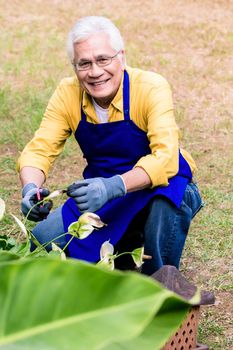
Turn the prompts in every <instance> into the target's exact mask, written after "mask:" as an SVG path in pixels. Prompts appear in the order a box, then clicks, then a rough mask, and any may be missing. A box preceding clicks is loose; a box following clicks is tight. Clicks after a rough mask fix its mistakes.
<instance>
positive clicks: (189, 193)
mask: <svg viewBox="0 0 233 350" xmlns="http://www.w3.org/2000/svg"><path fill="white" fill-rule="evenodd" d="M182 204H185V205H187V206H188V207H189V208H190V209H191V211H192V218H193V217H194V216H195V215H196V214H197V213H198V212H199V210H201V208H202V207H203V206H204V203H203V201H202V198H201V195H200V192H199V189H198V187H197V185H196V184H195V183H192V182H191V183H189V184H188V185H187V187H186V190H185V193H184V197H183V201H182Z"/></svg>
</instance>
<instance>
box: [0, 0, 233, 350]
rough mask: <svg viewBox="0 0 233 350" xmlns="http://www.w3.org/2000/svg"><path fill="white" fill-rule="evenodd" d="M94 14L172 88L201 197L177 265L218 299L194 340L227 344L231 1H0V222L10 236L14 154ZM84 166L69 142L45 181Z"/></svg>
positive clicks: (67, 178) (63, 181) (63, 179)
mask: <svg viewBox="0 0 233 350" xmlns="http://www.w3.org/2000/svg"><path fill="white" fill-rule="evenodd" d="M92 14H97V15H106V16H109V17H110V18H111V19H113V20H114V21H115V23H116V24H117V25H118V26H119V28H120V29H121V31H122V33H123V35H124V38H125V41H126V49H127V61H128V63H129V64H130V65H132V66H138V67H141V68H144V69H149V70H154V71H157V72H159V73H160V74H162V75H163V76H165V77H166V78H167V79H168V81H169V83H170V84H171V86H172V89H173V93H174V104H175V114H176V118H177V122H178V124H179V126H180V127H181V130H182V135H183V138H182V146H183V147H184V148H186V149H187V150H189V151H190V152H191V154H192V155H193V157H194V158H195V160H196V162H197V165H198V168H199V171H198V173H197V179H198V182H199V187H200V189H201V191H202V195H203V199H204V202H205V207H204V208H203V209H202V210H201V212H200V213H198V215H197V217H196V218H195V219H194V220H193V223H192V226H191V229H190V232H189V236H188V239H187V244H186V248H185V251H184V255H183V259H182V265H181V269H182V271H183V273H184V274H185V276H186V277H187V278H188V279H189V280H191V281H193V282H194V283H195V284H196V285H198V286H200V287H201V288H202V289H208V290H213V291H214V292H215V295H216V300H217V302H216V305H215V306H211V307H205V308H203V311H202V318H201V322H200V329H199V340H200V341H201V342H202V343H205V344H208V346H209V348H210V349H214V350H216V349H219V350H227V349H231V348H232V347H233V339H232V334H233V327H232V324H231V322H230V320H231V316H232V313H233V302H232V290H233V286H232V279H233V275H232V258H231V257H232V255H233V251H232V247H233V242H232V240H233V239H232V231H233V229H232V227H233V225H232V222H233V217H232V208H233V195H232V188H233V181H232V180H233V170H232V169H233V157H232V149H233V147H232V146H233V143H232V140H233V118H232V117H233V115H232V111H233V99H232V80H233V71H232V51H233V34H232V16H233V4H230V3H229V2H228V1H224V0H223V1H217V0H216V1H210V0H205V1H199V0H198V1H194V0H192V1H188V2H183V1H181V0H178V1H171V0H165V1H163V2H157V3H154V2H153V3H152V2H151V1H149V0H146V1H144V2H143V3H142V1H141V0H136V1H134V2H128V1H125V0H119V1H118V2H117V4H116V2H114V1H113V0H108V1H107V0H103V1H102V2H101V3H100V2H96V1H94V0H88V1H87V2H86V3H85V7H84V6H83V4H81V3H80V4H79V3H77V2H76V3H74V2H72V1H70V0H68V1H66V2H63V1H57V2H50V1H48V0H45V1H36V2H30V1H29V0H22V1H18V0H13V1H11V2H8V3H6V2H3V1H1V0H0V20H1V23H2V28H4V30H2V31H1V33H0V39H1V40H0V50H1V52H2V53H3V54H1V55H0V67H1V68H0V119H1V128H0V180H1V186H0V196H1V197H2V198H3V199H4V200H6V202H7V208H8V215H7V217H6V218H5V219H4V220H5V221H4V222H3V224H4V225H6V228H7V230H8V232H10V231H11V229H12V220H11V218H10V216H9V213H10V212H12V213H14V214H16V215H19V213H20V186H19V181H18V177H17V175H16V173H15V162H16V159H17V158H18V156H19V153H20V151H21V150H22V148H23V147H24V145H25V144H26V142H27V141H29V140H30V138H31V137H32V135H33V133H34V131H35V130H36V129H37V127H38V125H39V123H40V121H41V118H42V115H43V112H44V109H45V108H46V105H47V102H48V100H49V98H50V96H51V94H52V92H53V91H54V89H55V87H56V85H57V83H58V82H59V81H60V79H61V78H63V77H65V76H69V75H71V74H72V69H71V67H70V65H69V63H68V61H67V59H66V53H65V41H66V34H67V32H68V30H69V29H70V27H71V25H72V23H74V22H75V21H76V19H77V16H83V15H92ZM83 166H84V160H83V159H82V155H81V152H80V150H79V149H78V147H77V146H76V144H75V143H74V141H72V140H69V142H67V145H66V147H65V151H64V152H63V154H62V156H61V157H60V158H59V159H58V160H57V161H56V163H55V165H54V167H53V169H52V171H51V174H50V177H49V179H48V186H49V187H50V188H51V189H56V188H57V187H58V188H63V187H65V186H66V185H68V184H70V183H71V182H73V181H74V180H75V179H76V178H79V177H81V172H82V168H83ZM74 174H75V178H74Z"/></svg>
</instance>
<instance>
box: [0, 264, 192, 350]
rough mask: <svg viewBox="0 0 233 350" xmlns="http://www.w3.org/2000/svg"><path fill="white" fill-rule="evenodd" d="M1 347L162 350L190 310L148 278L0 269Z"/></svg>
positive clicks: (69, 269)
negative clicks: (143, 349) (142, 349)
mask: <svg viewBox="0 0 233 350" xmlns="http://www.w3.org/2000/svg"><path fill="white" fill-rule="evenodd" d="M0 305H1V312H0V349H4V350H19V349H20V350H63V349H64V350H65V349H67V350H76V349H77V350H79V349H80V350H92V349H134V350H137V349H141V348H142V345H143V344H146V347H145V346H144V348H145V349H147V350H150V349H153V350H156V349H160V348H161V347H162V345H163V344H164V343H165V342H166V340H167V339H168V338H169V337H170V335H171V333H173V332H174V331H175V330H176V329H177V328H178V326H179V324H180V323H181V321H182V319H183V318H184V317H185V315H186V312H187V310H188V308H189V307H190V306H189V305H188V304H187V303H186V302H185V301H183V300H182V299H180V298H179V297H178V296H176V295H175V294H173V293H172V292H170V291H168V290H166V289H164V288H162V287H161V286H160V285H159V284H157V283H155V282H154V281H153V280H152V279H150V278H148V277H144V276H142V275H140V274H137V273H122V272H119V271H106V270H103V269H101V268H100V267H98V266H94V265H91V264H86V263H83V262H81V261H76V260H72V259H69V260H66V261H61V260H57V259H56V260H54V259H51V258H50V259H47V258H43V259H35V260H30V259H26V260H24V259H21V260H17V261H11V262H4V264H2V265H0Z"/></svg>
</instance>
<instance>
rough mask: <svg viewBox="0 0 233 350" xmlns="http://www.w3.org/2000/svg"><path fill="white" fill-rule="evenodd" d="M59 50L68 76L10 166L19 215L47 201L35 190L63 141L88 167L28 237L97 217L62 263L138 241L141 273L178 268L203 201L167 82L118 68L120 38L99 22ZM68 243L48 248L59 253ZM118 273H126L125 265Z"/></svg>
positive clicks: (38, 212)
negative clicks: (70, 142)
mask: <svg viewBox="0 0 233 350" xmlns="http://www.w3.org/2000/svg"><path fill="white" fill-rule="evenodd" d="M67 48H68V56H69V58H70V61H71V64H72V65H73V68H74V72H75V76H74V77H71V78H65V79H63V80H62V81H61V83H60V84H59V85H58V87H57V89H56V91H55V92H54V94H53V96H52V98H51V99H50V101H49V104H48V107H47V109H46V112H45V115H44V118H43V120H42V122H41V125H40V128H39V129H38V130H37V132H36V133H35V136H34V138H33V139H32V141H31V142H29V143H28V145H27V146H26V147H25V149H24V150H23V152H22V154H21V156H20V158H19V161H18V169H19V171H20V179H21V183H22V186H23V190H22V197H23V199H22V212H23V213H24V215H27V214H28V212H29V210H30V209H31V208H32V206H33V205H35V203H37V201H38V200H39V197H41V198H43V197H44V196H46V195H48V193H49V191H48V190H47V189H46V188H42V186H43V184H44V183H45V181H46V178H47V175H48V170H49V168H50V166H51V165H52V163H53V161H54V160H55V158H56V157H57V156H58V155H59V154H60V153H61V151H62V149H63V146H64V143H65V141H66V139H67V138H68V137H69V136H70V134H71V133H72V134H73V135H74V137H75V138H76V140H77V142H78V144H79V146H80V148H81V150H82V152H83V156H84V157H85V158H86V160H87V166H86V168H85V169H84V172H83V177H84V180H81V179H79V180H78V179H76V178H75V177H74V183H73V184H72V185H70V186H69V187H68V189H67V190H68V191H67V194H68V196H69V197H70V198H69V199H68V200H67V201H66V202H65V203H64V205H63V206H61V207H59V208H57V209H56V210H54V211H53V212H51V213H50V214H49V211H50V209H51V205H50V203H47V204H45V205H43V206H41V205H40V206H39V205H38V206H37V207H34V208H33V209H32V210H31V212H30V214H29V218H30V219H31V220H34V221H41V222H40V223H38V224H37V225H36V227H35V228H34V230H33V234H34V236H35V237H36V238H37V239H38V240H39V241H40V242H41V243H46V242H49V241H50V240H51V239H54V238H55V237H58V236H60V235H62V233H65V232H67V228H68V226H69V225H70V223H72V222H74V221H77V219H78V217H79V216H80V214H81V213H84V212H86V211H89V212H96V213H97V214H98V215H99V216H100V217H101V219H102V220H103V221H104V222H105V223H106V224H107V226H105V227H104V228H102V229H100V230H98V231H94V233H92V235H90V236H89V237H87V238H86V239H84V240H82V241H80V240H78V239H73V240H72V242H71V243H70V245H69V247H68V249H69V255H70V256H71V257H75V258H78V259H83V260H86V261H90V262H96V261H98V260H99V250H100V247H101V244H102V243H103V242H104V241H106V240H110V242H111V243H112V244H113V245H114V246H115V248H116V250H117V251H122V250H124V249H127V250H128V249H130V248H135V246H136V245H137V244H140V243H143V244H144V246H145V254H147V255H151V256H152V259H151V260H148V261H146V262H145V263H144V265H143V272H144V273H145V274H148V275H150V274H152V273H153V272H154V271H156V270H157V269H159V268H160V267H161V266H162V265H164V264H169V265H174V266H176V267H178V266H179V261H180V257H181V254H182V250H183V247H184V243H185V239H186V236H187V232H188V229H189V226H190V222H191V219H192V218H193V217H194V215H195V214H196V213H197V212H198V210H199V209H200V208H201V206H202V202H201V198H200V195H199V192H198V189H197V186H196V185H195V184H194V183H193V182H192V176H193V173H194V171H195V169H196V166H195V163H194V161H193V159H192V157H191V156H190V155H189V153H188V152H186V151H185V150H181V149H179V141H178V128H177V125H176V123H175V120H174V115H173V103H172V95H171V91H170V87H169V85H168V83H167V81H166V80H165V79H164V78H163V77H162V76H160V75H158V74H156V73H152V72H146V71H143V70H140V69H136V68H131V67H129V66H127V65H126V59H125V50H124V43H123V40H122V37H121V35H120V33H119V30H118V29H117V28H116V27H115V25H114V24H113V23H112V22H111V21H110V20H109V19H107V18H104V17H95V16H91V17H84V18H82V19H80V20H79V21H78V22H77V23H76V24H75V26H74V27H73V29H72V30H71V32H70V33H69V36H68V45H67ZM38 194H39V196H38ZM48 214H49V215H48ZM69 238H70V237H69V235H68V234H67V235H63V236H62V237H59V238H57V239H55V242H57V244H60V246H61V247H64V246H65V244H66V242H67V241H69ZM121 268H123V269H124V268H128V265H127V262H123V266H121Z"/></svg>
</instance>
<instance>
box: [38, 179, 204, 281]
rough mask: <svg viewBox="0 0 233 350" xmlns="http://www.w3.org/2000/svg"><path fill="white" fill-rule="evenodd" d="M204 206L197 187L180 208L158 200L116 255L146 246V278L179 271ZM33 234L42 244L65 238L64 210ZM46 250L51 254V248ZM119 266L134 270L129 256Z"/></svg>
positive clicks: (132, 226)
mask: <svg viewBox="0 0 233 350" xmlns="http://www.w3.org/2000/svg"><path fill="white" fill-rule="evenodd" d="M202 206H203V203H202V200H201V197H200V194H199V191H198V187H197V185H196V184H194V183H189V184H188V185H187V187H186V190H185V194H184V197H183V200H182V203H181V207H180V208H177V207H176V206H175V205H174V204H173V203H172V202H170V201H169V200H168V199H167V198H165V197H163V196H156V197H155V198H153V199H152V201H151V202H150V203H149V204H148V205H147V206H146V207H145V208H144V209H143V210H142V211H141V212H140V213H139V214H137V215H136V217H135V218H134V219H133V221H132V223H131V224H130V225H129V227H128V229H127V231H126V233H125V234H124V236H123V237H122V239H121V240H120V241H119V242H118V243H117V244H116V246H115V252H118V253H120V252H125V251H132V250H133V249H135V248H137V247H139V246H140V245H142V244H144V247H145V254H146V255H150V256H152V259H151V260H145V262H144V264H143V265H142V272H143V273H144V274H147V275H151V274H152V273H154V272H155V271H157V270H158V269H159V268H160V267H162V266H163V265H173V266H176V267H177V268H179V263H180V258H181V254H182V251H183V248H184V244H185V241H186V238H187V233H188V230H189V227H190V223H191V220H192V218H193V217H194V216H195V215H196V214H197V212H198V211H199V210H200V209H201V207H202ZM32 233H33V235H34V236H35V237H36V238H37V240H38V241H39V242H40V243H41V244H45V243H47V242H49V241H51V240H53V239H54V238H55V237H58V236H59V235H61V234H63V233H64V227H63V220H62V207H59V208H57V209H56V210H55V211H53V212H52V213H51V214H49V216H48V217H47V219H45V220H43V221H41V222H40V223H39V224H37V225H36V227H35V228H34V229H33V231H32ZM54 242H55V243H56V244H58V245H59V246H60V247H61V248H63V247H64V246H65V244H66V239H65V236H62V237H59V238H57V239H55V240H54ZM46 248H47V249H48V250H50V249H51V245H48V246H47V247H46ZM32 249H34V246H33V244H32ZM115 263H116V268H119V269H122V270H126V269H130V268H133V267H134V263H133V261H132V258H131V257H130V256H129V255H125V256H122V257H120V258H118V259H116V260H115Z"/></svg>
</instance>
